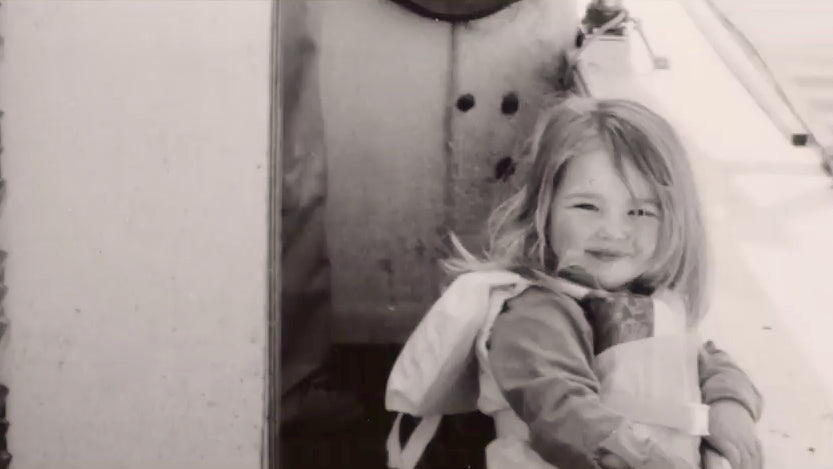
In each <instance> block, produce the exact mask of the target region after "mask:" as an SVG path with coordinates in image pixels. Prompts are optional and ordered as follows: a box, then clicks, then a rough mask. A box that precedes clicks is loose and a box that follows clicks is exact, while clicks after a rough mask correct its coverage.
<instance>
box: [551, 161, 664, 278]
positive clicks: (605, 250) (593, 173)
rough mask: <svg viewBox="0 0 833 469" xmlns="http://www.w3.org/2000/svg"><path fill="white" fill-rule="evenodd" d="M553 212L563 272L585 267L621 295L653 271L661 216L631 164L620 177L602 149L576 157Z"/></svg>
mask: <svg viewBox="0 0 833 469" xmlns="http://www.w3.org/2000/svg"><path fill="white" fill-rule="evenodd" d="M550 210H551V211H550V220H551V223H550V233H549V235H550V240H551V245H552V247H553V251H554V253H555V255H556V257H557V258H558V260H559V268H563V267H568V266H574V267H579V268H581V269H582V270H584V271H585V272H586V273H587V274H588V275H590V276H591V277H592V278H593V279H594V281H595V282H598V283H599V284H600V286H602V287H603V288H606V289H610V290H615V289H619V288H622V287H624V286H626V285H627V284H628V283H630V282H632V281H633V280H635V279H636V278H637V277H639V276H640V275H642V274H644V273H645V272H646V271H647V270H648V268H649V267H650V265H651V261H652V259H653V255H654V251H655V250H656V245H657V240H658V237H659V227H660V219H661V213H660V210H659V203H658V202H657V200H656V195H655V194H654V192H653V188H652V186H651V185H650V184H649V183H648V181H647V180H646V179H645V177H644V176H642V174H640V173H639V171H638V170H637V169H636V167H634V165H633V163H631V162H630V161H629V160H627V159H623V161H622V171H621V172H620V171H618V170H617V168H616V166H615V165H614V163H613V158H612V157H611V156H610V155H609V154H608V153H607V152H606V151H603V150H601V149H598V150H595V151H591V152H588V153H584V154H580V155H577V156H575V157H573V158H572V159H571V160H570V161H569V162H568V163H566V167H565V168H564V174H563V177H562V178H561V183H560V184H559V186H558V187H557V188H556V192H555V196H554V197H553V202H552V206H551V209H550Z"/></svg>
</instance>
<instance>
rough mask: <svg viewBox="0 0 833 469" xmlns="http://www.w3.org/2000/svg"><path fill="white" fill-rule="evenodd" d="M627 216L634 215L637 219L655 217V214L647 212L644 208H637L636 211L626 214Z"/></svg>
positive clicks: (650, 211) (651, 211)
mask: <svg viewBox="0 0 833 469" xmlns="http://www.w3.org/2000/svg"><path fill="white" fill-rule="evenodd" d="M628 215H635V216H637V217H656V216H657V214H656V212H654V211H653V210H648V209H645V208H638V209H636V210H631V211H630V212H628Z"/></svg>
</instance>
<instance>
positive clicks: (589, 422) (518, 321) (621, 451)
mask: <svg viewBox="0 0 833 469" xmlns="http://www.w3.org/2000/svg"><path fill="white" fill-rule="evenodd" d="M504 309H505V311H504V312H503V313H502V314H501V315H500V316H499V317H498V318H497V320H496V322H495V325H494V328H493V330H492V335H491V341H490V349H489V362H490V365H491V368H492V372H493V374H494V376H495V380H496V381H497V383H498V386H499V387H500V389H501V391H502V392H503V395H504V397H505V398H506V400H507V402H508V403H509V405H510V406H511V407H512V409H513V410H514V411H515V413H517V414H518V416H519V417H520V418H521V419H522V420H523V421H524V422H525V423H526V424H527V425H528V426H529V430H530V444H531V446H532V448H533V449H534V450H535V451H536V452H537V453H538V454H540V455H541V457H542V458H543V459H544V460H546V461H547V462H549V463H550V464H553V465H555V466H556V467H565V468H571V469H596V468H599V467H601V466H600V465H599V462H598V461H599V460H600V459H601V457H602V456H603V455H605V454H606V453H613V454H616V455H617V456H619V457H620V458H622V459H624V460H625V461H626V462H627V463H628V464H629V466H630V467H632V468H634V469H637V468H639V469H647V468H665V469H670V468H679V467H686V466H685V465H682V464H683V463H681V462H680V461H679V460H678V459H675V458H673V457H672V456H670V455H668V454H667V453H666V452H665V451H663V450H662V448H660V447H659V445H658V444H657V443H655V442H654V441H653V440H651V439H650V438H649V437H648V436H647V435H646V434H645V433H643V432H641V431H640V428H639V427H638V426H633V425H632V424H631V422H629V421H628V420H626V419H625V418H624V417H623V416H622V415H620V414H618V413H616V412H614V411H612V410H611V409H609V408H607V407H605V406H604V405H603V404H602V403H601V401H600V400H599V387H600V385H599V381H598V379H597V377H596V375H595V373H594V372H593V368H592V357H593V335H592V331H591V329H590V326H589V324H588V323H587V321H586V320H585V319H584V313H583V311H582V310H581V308H580V307H579V305H578V304H577V303H575V302H574V301H573V300H571V299H570V298H568V297H566V296H563V295H560V294H555V293H552V292H550V291H548V290H543V289H540V288H535V287H533V288H530V289H528V290H526V291H525V292H524V293H523V294H521V295H519V296H518V297H515V298H513V299H512V300H510V301H508V302H507V303H506V306H505V308H504Z"/></svg>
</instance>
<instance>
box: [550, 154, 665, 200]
mask: <svg viewBox="0 0 833 469" xmlns="http://www.w3.org/2000/svg"><path fill="white" fill-rule="evenodd" d="M621 162H622V166H621V169H619V168H617V167H616V164H615V163H614V160H613V157H612V156H611V155H610V153H609V152H607V151H606V150H604V149H601V148H596V149H594V150H591V151H588V152H585V153H581V154H578V155H576V156H574V157H572V158H571V159H570V161H569V162H568V163H567V167H566V168H565V172H564V177H563V179H562V180H561V183H560V184H559V186H560V187H559V188H558V192H559V193H561V194H562V195H569V194H570V193H575V192H586V193H591V194H598V195H602V196H611V197H615V198H620V197H624V198H630V197H631V196H634V197H636V198H637V199H653V198H655V197H656V194H655V190H654V188H653V185H652V184H651V183H650V182H649V181H648V180H647V178H646V177H645V176H644V175H643V174H642V173H641V172H640V171H639V170H638V169H637V168H636V166H635V165H634V164H633V162H631V161H630V159H628V158H622V161H621Z"/></svg>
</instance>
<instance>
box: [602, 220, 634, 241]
mask: <svg viewBox="0 0 833 469" xmlns="http://www.w3.org/2000/svg"><path fill="white" fill-rule="evenodd" d="M626 218H627V217H617V216H613V215H608V216H606V217H604V220H602V223H601V225H600V226H599V231H598V234H599V237H600V238H601V239H603V240H606V241H627V240H628V239H630V237H631V234H632V233H633V227H632V226H631V222H630V220H629V219H626Z"/></svg>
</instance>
